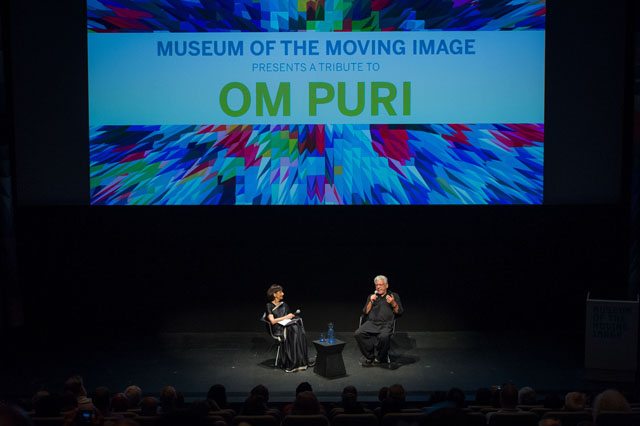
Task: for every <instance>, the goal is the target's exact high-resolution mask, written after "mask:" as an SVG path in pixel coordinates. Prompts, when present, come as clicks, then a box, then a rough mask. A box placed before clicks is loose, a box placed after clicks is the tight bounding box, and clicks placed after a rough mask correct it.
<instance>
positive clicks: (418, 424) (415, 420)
mask: <svg viewBox="0 0 640 426" xmlns="http://www.w3.org/2000/svg"><path fill="white" fill-rule="evenodd" d="M381 424H382V426H398V425H402V426H423V425H425V424H426V416H425V415H424V414H422V413H388V414H385V415H384V417H382V422H381Z"/></svg>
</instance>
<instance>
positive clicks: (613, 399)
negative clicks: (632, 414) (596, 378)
mask: <svg viewBox="0 0 640 426" xmlns="http://www.w3.org/2000/svg"><path fill="white" fill-rule="evenodd" d="M603 411H625V412H628V411H631V406H630V405H629V402H628V401H627V398H625V397H624V395H622V394H621V393H620V392H619V391H617V390H615V389H607V390H606V391H604V392H602V393H600V394H598V396H596V398H595V399H594V400H593V421H594V422H595V421H597V418H598V414H600V413H601V412H603Z"/></svg>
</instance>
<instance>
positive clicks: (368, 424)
mask: <svg viewBox="0 0 640 426" xmlns="http://www.w3.org/2000/svg"><path fill="white" fill-rule="evenodd" d="M331 424H332V425H333V426H351V425H354V426H378V417H377V416H376V415H375V414H373V413H366V414H336V415H335V416H334V417H333V418H332V419H331Z"/></svg>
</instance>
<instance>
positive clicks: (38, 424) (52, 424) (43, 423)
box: [31, 416, 64, 426]
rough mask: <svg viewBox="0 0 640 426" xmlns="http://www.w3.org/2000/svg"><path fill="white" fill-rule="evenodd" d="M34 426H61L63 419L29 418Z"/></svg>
mask: <svg viewBox="0 0 640 426" xmlns="http://www.w3.org/2000/svg"><path fill="white" fill-rule="evenodd" d="M31 420H33V424H34V426H63V424H64V417H62V416H60V417H31Z"/></svg>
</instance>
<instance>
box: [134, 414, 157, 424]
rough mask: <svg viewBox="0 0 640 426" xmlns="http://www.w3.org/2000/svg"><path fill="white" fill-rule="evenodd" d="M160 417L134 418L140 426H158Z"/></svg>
mask: <svg viewBox="0 0 640 426" xmlns="http://www.w3.org/2000/svg"><path fill="white" fill-rule="evenodd" d="M159 418H160V416H136V417H134V418H133V420H135V421H136V422H138V423H139V424H140V426H153V425H155V424H156V422H157V421H158V419H159Z"/></svg>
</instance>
